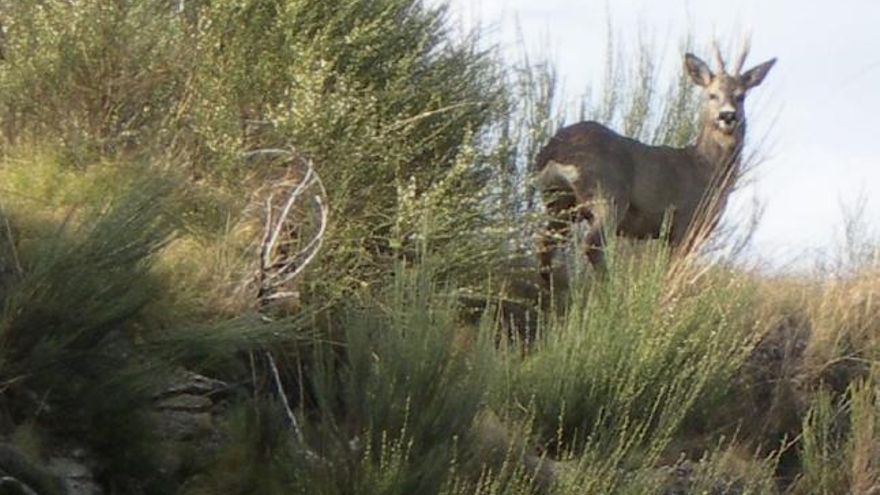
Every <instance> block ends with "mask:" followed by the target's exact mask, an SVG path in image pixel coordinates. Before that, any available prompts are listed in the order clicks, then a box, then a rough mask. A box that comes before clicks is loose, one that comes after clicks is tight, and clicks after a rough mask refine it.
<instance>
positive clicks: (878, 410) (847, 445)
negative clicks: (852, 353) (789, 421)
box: [793, 377, 880, 495]
mask: <svg viewBox="0 0 880 495" xmlns="http://www.w3.org/2000/svg"><path fill="white" fill-rule="evenodd" d="M802 436H803V438H802V440H801V443H800V456H801V465H802V468H803V474H802V475H801V477H800V479H799V480H797V482H796V483H795V484H794V488H793V493H816V494H822V495H831V494H838V493H840V494H843V493H872V492H874V491H876V490H877V489H878V487H880V466H878V461H877V460H878V458H880V447H878V446H880V394H878V388H877V382H876V377H872V378H871V379H868V380H858V381H854V382H852V383H851V384H850V385H849V387H848V388H847V390H846V394H845V395H844V396H842V397H840V398H835V397H834V395H832V394H831V393H829V392H828V391H827V390H820V391H819V392H818V393H817V394H816V395H815V397H814V402H813V405H812V407H811V408H810V410H809V411H808V413H807V415H806V416H805V418H804V427H803V433H802Z"/></svg>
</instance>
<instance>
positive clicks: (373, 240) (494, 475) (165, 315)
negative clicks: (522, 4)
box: [0, 0, 880, 495]
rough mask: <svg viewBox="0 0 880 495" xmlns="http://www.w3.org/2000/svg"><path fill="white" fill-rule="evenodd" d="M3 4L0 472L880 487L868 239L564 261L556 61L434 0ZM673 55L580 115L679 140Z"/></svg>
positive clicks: (43, 479) (22, 486)
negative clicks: (462, 25) (815, 255)
mask: <svg viewBox="0 0 880 495" xmlns="http://www.w3.org/2000/svg"><path fill="white" fill-rule="evenodd" d="M0 22H2V25H3V28H4V32H5V37H4V38H3V41H2V55H3V57H2V61H0V123H2V125H0V299H2V313H0V314H2V316H0V339H2V345H0V384H2V386H0V406H2V407H0V437H2V438H0V473H2V474H0V493H25V494H34V493H35V494H38V495H42V494H56V493H58V494H61V493H67V494H92V493H104V494H140V493H143V494H152V493H156V494H167V493H181V494H193V495H195V494H205V495H207V494H231V493H241V494H275V493H279V494H280V493H310V494H311V493H320V494H379V493H382V494H415V493H418V494H447V495H452V494H455V495H465V494H467V495H490V494H530V493H548V494H563V495H567V494H582V493H595V494H609V493H613V494H618V493H619V494H643V493H657V494H698V493H713V494H746V493H751V494H772V493H780V494H783V493H785V494H849V493H858V494H870V493H878V491H880V374H878V368H877V363H878V358H880V256H878V249H877V246H876V245H870V244H858V243H857V242H856V241H853V242H852V243H851V245H850V246H849V251H848V253H842V254H841V259H847V260H848V262H847V263H841V264H840V266H839V267H835V269H833V270H832V269H828V270H825V271H824V272H821V273H818V272H817V273H816V274H812V275H768V274H766V273H763V272H761V271H760V270H758V269H757V268H756V267H753V266H746V265H745V264H744V263H743V262H742V260H739V259H734V258H733V257H729V256H727V255H724V254H718V253H719V252H720V253H724V252H725V251H724V250H723V249H718V248H719V246H721V247H725V246H726V247H733V246H735V245H736V243H737V242H738V239H737V238H734V237H733V236H732V235H726V234H725V233H724V232H718V233H717V234H716V236H715V237H714V238H712V239H711V240H710V242H708V243H707V244H706V245H705V249H704V252H703V253H701V254H700V255H695V256H684V257H682V256H679V255H678V254H677V253H671V252H670V251H669V249H668V248H666V247H665V246H664V244H663V243H662V242H659V241H645V242H639V243H630V242H624V241H620V242H612V243H611V245H610V246H609V247H608V250H607V255H608V272H607V274H605V275H604V276H600V275H597V274H596V273H594V272H593V271H592V270H591V269H590V268H588V267H584V266H582V263H581V262H580V257H579V256H571V253H570V252H569V253H567V254H564V255H561V256H560V257H559V259H560V260H561V261H562V262H561V263H559V265H560V268H559V273H558V274H557V275H558V276H557V277H556V279H555V280H554V286H553V288H552V289H549V288H547V287H544V286H542V285H541V281H540V277H539V276H538V270H537V266H536V263H535V261H533V260H535V253H534V246H535V239H536V236H537V232H538V229H539V228H540V226H541V225H542V224H543V223H544V222H545V220H546V219H545V218H544V212H543V209H542V208H541V207H540V206H539V205H538V204H539V203H540V202H539V201H536V197H535V192H534V190H533V185H532V183H531V169H530V164H531V163H532V162H533V160H534V156H535V154H536V153H537V151H538V149H539V148H540V147H541V146H542V145H543V144H544V143H545V142H546V141H547V139H548V138H549V136H550V135H552V133H553V132H554V131H555V130H556V129H557V128H558V127H559V126H560V125H561V124H562V122H561V117H560V115H561V112H560V108H559V101H558V91H559V88H558V84H557V80H556V74H555V72H554V69H553V66H552V63H550V62H548V61H537V62H536V61H530V60H528V59H526V58H524V60H523V61H521V62H517V63H511V62H509V61H505V60H502V59H501V58H500V57H499V56H498V54H497V53H496V52H495V51H494V50H492V49H487V48H486V45H487V42H486V40H485V39H484V38H483V37H482V36H483V34H482V33H479V32H475V33H468V34H465V35H461V34H458V30H457V26H454V25H453V24H451V22H450V20H449V19H448V16H447V14H446V11H445V9H444V8H437V7H430V6H428V4H426V3H424V2H421V1H419V0H378V1H377V0H347V1H346V2H339V3H337V2H327V1H325V0H210V1H208V0H192V1H188V2H169V1H168V0H143V1H131V0H120V1H115V2H105V1H99V0H84V1H78V2H71V1H67V0H45V1H41V2H19V1H17V0H8V1H6V0H0ZM642 50H650V47H647V48H643V49H642ZM649 55H650V54H649V53H647V52H644V51H643V52H642V53H636V54H632V56H631V57H624V58H622V59H615V61H614V63H615V64H617V65H616V66H614V67H610V68H609V69H608V74H609V76H608V83H607V84H606V87H605V88H604V89H603V90H602V91H600V92H598V93H597V94H598V95H599V96H598V97H597V101H595V102H593V101H589V102H584V105H583V112H582V113H583V114H584V117H585V118H590V119H596V120H600V121H602V122H605V123H607V124H609V125H611V126H613V127H615V128H617V129H619V130H620V131H621V132H624V133H625V134H627V135H630V136H634V137H638V138H640V139H643V140H645V141H650V142H654V143H662V144H668V145H683V144H684V143H687V142H688V141H690V140H691V139H692V138H693V137H694V132H695V118H696V115H695V111H696V105H697V104H698V103H697V101H698V100H697V95H696V94H695V93H694V92H693V91H692V88H691V85H690V83H689V82H688V80H687V79H686V78H684V77H682V78H681V79H678V80H674V81H671V82H670V83H669V84H666V83H665V82H663V83H661V82H658V81H657V79H656V77H655V76H656V73H655V72H653V71H654V70H655V69H654V68H653V66H652V65H651V64H650V63H647V62H646V60H650V57H649ZM757 155H759V154H757ZM757 155H756V156H757ZM853 238H854V239H855V237H853ZM570 251H573V252H576V251H577V249H576V248H572V249H571V250H570ZM733 251H735V249H733Z"/></svg>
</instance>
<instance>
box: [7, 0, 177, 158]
mask: <svg viewBox="0 0 880 495" xmlns="http://www.w3.org/2000/svg"><path fill="white" fill-rule="evenodd" d="M0 9H2V12H3V18H4V27H5V28H6V29H7V33H6V38H5V39H6V43H5V47H4V48H5V51H4V54H5V57H6V59H5V60H4V70H3V71H2V73H0V87H2V89H3V90H2V96H0V112H2V114H3V121H4V127H3V135H4V138H5V140H6V141H7V142H15V141H22V140H25V141H26V140H34V139H36V140H38V141H43V142H45V141H55V142H60V143H62V144H63V145H64V146H65V148H66V149H67V150H68V151H70V152H71V154H70V157H71V158H76V159H77V161H81V162H83V163H85V162H89V161H90V160H91V159H93V158H94V157H95V156H100V155H101V154H106V153H113V152H118V151H121V150H129V149H132V148H135V147H148V146H150V144H151V143H155V142H157V141H159V140H160V139H161V138H165V139H168V136H167V133H164V132H163V130H165V129H166V126H167V125H168V124H169V123H171V122H172V117H173V115H174V112H173V109H174V107H175V106H176V103H177V101H178V99H179V98H180V97H181V96H182V90H181V89H182V83H183V82H184V81H185V79H186V67H187V66H188V63H187V59H186V57H187V54H188V53H189V52H188V49H187V47H188V43H187V42H186V33H185V26H184V24H183V22H182V19H181V18H180V16H175V15H173V10H172V9H171V8H170V5H169V2H166V1H162V0H148V1H143V2H130V1H124V2H110V3H108V2H101V1H86V2H65V1H60V0H50V1H47V2H16V1H4V2H2V3H0Z"/></svg>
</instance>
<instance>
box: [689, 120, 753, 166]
mask: <svg viewBox="0 0 880 495" xmlns="http://www.w3.org/2000/svg"><path fill="white" fill-rule="evenodd" d="M745 127H746V126H745V122H742V123H741V124H740V125H739V126H738V127H737V129H736V131H734V132H733V133H732V134H724V133H722V132H720V131H719V130H717V129H715V128H714V127H713V126H712V125H703V126H702V131H700V135H699V136H698V137H697V141H696V143H694V145H693V147H692V148H691V152H692V153H693V154H694V155H695V157H696V158H697V160H698V161H700V162H701V163H703V164H704V165H705V166H706V168H707V169H708V171H710V172H711V173H717V172H720V171H724V170H730V169H731V168H734V167H738V166H739V162H740V158H741V155H742V147H743V141H744V138H745V133H746V129H745Z"/></svg>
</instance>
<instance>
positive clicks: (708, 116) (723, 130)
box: [536, 47, 776, 277]
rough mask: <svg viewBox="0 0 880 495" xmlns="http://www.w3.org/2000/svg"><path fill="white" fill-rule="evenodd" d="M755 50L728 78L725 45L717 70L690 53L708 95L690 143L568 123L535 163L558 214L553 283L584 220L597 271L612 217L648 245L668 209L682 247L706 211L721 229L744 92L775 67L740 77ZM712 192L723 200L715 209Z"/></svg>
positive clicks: (690, 66) (545, 262)
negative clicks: (563, 251)
mask: <svg viewBox="0 0 880 495" xmlns="http://www.w3.org/2000/svg"><path fill="white" fill-rule="evenodd" d="M746 52H747V49H746V48H744V49H743V53H742V54H741V55H740V57H739V59H738V63H737V68H736V69H735V70H734V74H728V73H727V72H726V69H725V68H724V63H723V61H722V60H721V57H720V56H719V55H718V52H717V47H716V61H717V63H718V65H719V66H720V67H719V72H718V73H713V72H712V71H711V70H710V69H709V67H708V65H706V63H705V62H703V61H702V60H700V59H699V58H697V57H695V56H694V55H691V54H687V55H686V57H685V70H686V71H687V73H688V75H690V77H691V79H692V80H693V81H694V83H695V84H697V85H698V86H700V87H702V88H703V92H704V96H705V99H704V103H703V108H702V111H701V116H700V133H699V136H698V138H697V140H696V142H695V143H694V144H692V145H690V146H686V147H684V148H672V147H668V146H651V145H647V144H644V143H641V142H639V141H636V140H634V139H630V138H628V137H625V136H621V135H620V134H617V133H616V132H614V131H613V130H611V129H609V128H607V127H605V126H604V125H602V124H599V123H597V122H580V123H577V124H574V125H571V126H568V127H564V128H562V129H560V130H559V132H557V133H556V135H555V136H553V138H551V140H550V142H549V143H547V145H546V146H545V147H544V148H543V149H542V150H541V152H540V153H539V154H538V159H537V162H536V167H537V170H538V185H539V187H540V189H541V191H542V193H543V196H544V203H545V206H546V208H547V210H548V212H549V213H550V215H551V220H550V222H549V223H548V225H547V229H546V231H545V233H544V235H543V237H542V241H541V242H542V245H541V248H540V253H539V256H540V263H541V269H542V274H543V275H544V276H545V277H546V276H547V274H549V273H550V271H551V263H552V259H553V252H554V250H555V248H556V245H557V244H558V243H559V242H560V240H561V239H563V238H565V237H566V236H567V235H568V232H569V228H570V226H571V224H572V223H573V222H576V221H579V220H586V221H587V222H589V224H590V230H589V233H588V234H587V238H586V240H585V242H586V254H587V256H588V258H589V260H590V262H591V263H592V264H593V265H594V266H597V267H601V264H602V249H603V247H604V245H605V240H604V237H603V236H604V226H605V224H607V223H608V222H609V221H610V219H609V216H611V215H613V217H614V219H615V220H616V221H617V229H616V232H617V234H618V235H622V236H625V237H631V238H637V239H643V238H656V237H658V236H659V235H660V234H661V229H662V225H663V221H664V217H665V215H667V213H669V214H671V215H672V216H671V223H670V226H669V228H670V231H669V240H670V242H671V243H672V244H673V245H680V244H682V243H683V242H684V241H685V240H686V238H687V237H688V235H689V232H690V231H691V230H693V228H694V225H695V223H696V221H695V219H697V218H698V217H700V216H701V215H702V213H701V212H705V211H706V210H707V209H709V210H711V211H709V212H707V213H706V215H707V216H709V217H711V218H710V220H709V223H710V226H714V223H716V222H717V217H718V213H720V211H721V209H722V208H723V205H724V202H725V200H726V197H727V194H728V193H729V188H730V185H731V181H730V180H729V178H730V177H731V176H733V175H735V174H732V173H731V172H735V171H736V170H737V169H738V166H739V162H740V155H741V150H742V143H743V139H744V137H745V115H744V110H743V103H744V98H745V94H746V92H747V91H748V90H750V89H752V88H754V87H755V86H757V85H758V84H760V83H761V81H763V79H764V77H765V76H766V75H767V72H768V71H769V70H770V68H771V67H772V66H773V64H774V63H775V61H776V60H775V59H773V60H770V61H768V62H765V63H763V64H761V65H758V66H756V67H754V68H753V69H751V70H749V71H747V72H745V73H743V74H739V70H740V68H741V66H742V61H743V60H744V59H745V53H746ZM713 195H714V196H715V200H714V201H711V203H712V205H708V203H707V202H708V201H709V196H713ZM603 201H607V203H603ZM707 205H708V206H707ZM704 216H705V215H704Z"/></svg>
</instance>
